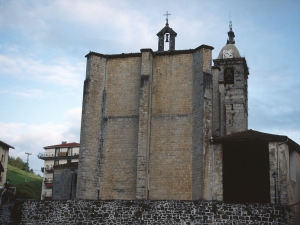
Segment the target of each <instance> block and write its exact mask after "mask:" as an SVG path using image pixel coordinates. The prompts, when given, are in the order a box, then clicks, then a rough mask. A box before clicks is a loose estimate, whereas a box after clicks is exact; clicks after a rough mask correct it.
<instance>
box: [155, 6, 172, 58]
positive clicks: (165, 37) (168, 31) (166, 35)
mask: <svg viewBox="0 0 300 225" xmlns="http://www.w3.org/2000/svg"><path fill="white" fill-rule="evenodd" d="M169 15H171V14H168V11H167V13H166V14H164V16H167V18H166V25H165V27H164V28H163V29H162V30H161V31H159V32H158V33H157V34H156V35H157V36H158V50H157V51H158V52H163V51H164V42H169V51H173V50H175V37H176V36H177V33H176V32H175V31H174V30H173V29H172V28H171V27H169V20H168V16H169Z"/></svg>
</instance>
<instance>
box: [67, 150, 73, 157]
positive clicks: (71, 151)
mask: <svg viewBox="0 0 300 225" xmlns="http://www.w3.org/2000/svg"><path fill="white" fill-rule="evenodd" d="M72 153H73V148H68V156H72V155H73V154H72Z"/></svg>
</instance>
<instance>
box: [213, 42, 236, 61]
mask: <svg viewBox="0 0 300 225" xmlns="http://www.w3.org/2000/svg"><path fill="white" fill-rule="evenodd" d="M224 50H225V51H229V50H232V58H241V55H240V52H239V50H238V49H237V47H236V46H235V45H234V44H227V45H225V46H224V47H223V48H222V49H221V51H220V53H219V56H218V59H224V57H223V52H224Z"/></svg>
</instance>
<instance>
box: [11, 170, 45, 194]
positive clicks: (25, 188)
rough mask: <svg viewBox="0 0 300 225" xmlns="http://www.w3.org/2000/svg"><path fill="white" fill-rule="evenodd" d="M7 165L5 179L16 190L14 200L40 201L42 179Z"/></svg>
mask: <svg viewBox="0 0 300 225" xmlns="http://www.w3.org/2000/svg"><path fill="white" fill-rule="evenodd" d="M25 176H26V172H25V171H23V170H20V169H18V168H16V167H13V166H11V165H7V179H9V181H10V183H9V184H10V185H11V186H13V187H16V188H17V193H16V198H29V199H41V191H42V181H43V178H42V177H40V176H37V175H34V174H32V173H27V179H26V183H25Z"/></svg>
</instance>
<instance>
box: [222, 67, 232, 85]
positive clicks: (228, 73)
mask: <svg viewBox="0 0 300 225" xmlns="http://www.w3.org/2000/svg"><path fill="white" fill-rule="evenodd" d="M224 82H225V84H234V70H233V68H225V70H224Z"/></svg>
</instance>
